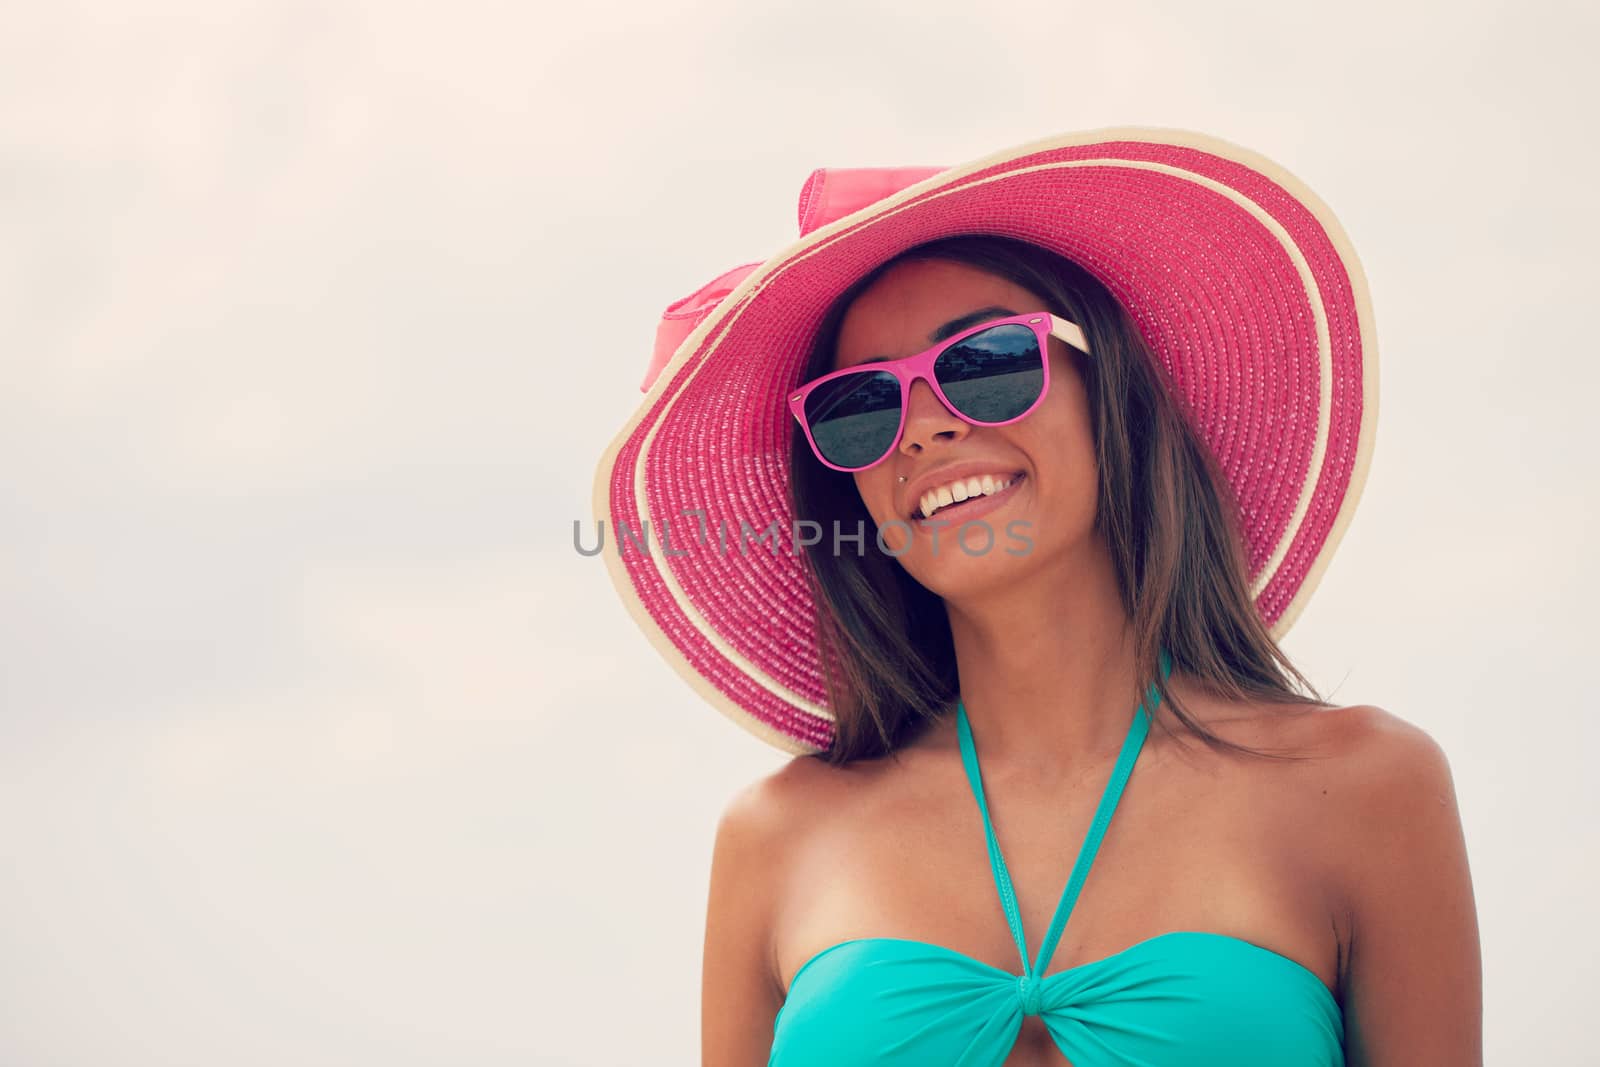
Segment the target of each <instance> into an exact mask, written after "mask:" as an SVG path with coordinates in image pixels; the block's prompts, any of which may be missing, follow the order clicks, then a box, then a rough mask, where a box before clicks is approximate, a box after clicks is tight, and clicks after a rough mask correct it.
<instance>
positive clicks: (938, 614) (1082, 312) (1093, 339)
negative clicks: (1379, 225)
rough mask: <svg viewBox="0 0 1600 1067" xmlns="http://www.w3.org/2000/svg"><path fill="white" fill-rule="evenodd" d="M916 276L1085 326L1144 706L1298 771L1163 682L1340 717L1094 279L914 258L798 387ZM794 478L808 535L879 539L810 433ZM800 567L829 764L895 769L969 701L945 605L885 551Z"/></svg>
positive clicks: (924, 249) (1064, 266)
mask: <svg viewBox="0 0 1600 1067" xmlns="http://www.w3.org/2000/svg"><path fill="white" fill-rule="evenodd" d="M910 259H924V260H926V259H937V260H949V261H953V262H956V263H962V264H966V265H968V266H971V267H975V268H977V269H980V270H983V271H987V272H989V273H991V274H994V275H997V276H999V277H1001V278H1005V279H1007V280H1008V281H1011V282H1013V283H1015V284H1017V285H1020V286H1022V287H1023V288H1025V289H1027V290H1029V291H1030V292H1033V293H1035V294H1037V295H1038V296H1039V297H1041V298H1043V299H1044V300H1045V302H1046V306H1045V308H1044V310H1047V311H1049V312H1051V313H1052V314H1057V315H1061V316H1064V317H1065V318H1067V319H1070V320H1071V321H1073V322H1075V323H1077V324H1078V325H1079V326H1081V327H1082V329H1083V332H1084V335H1085V337H1086V338H1087V339H1088V341H1089V348H1090V351H1092V352H1093V353H1094V355H1093V357H1092V358H1089V357H1086V356H1084V355H1083V353H1081V352H1078V351H1077V350H1076V349H1073V348H1071V347H1070V346H1069V347H1068V351H1069V352H1070V353H1071V355H1072V358H1073V359H1074V361H1075V363H1076V365H1077V368H1078V371H1079V373H1080V374H1081V375H1082V376H1083V382H1084V387H1085V390H1086V392H1087V395H1088V401H1089V411H1090V419H1091V422H1092V428H1093V437H1094V443H1095V455H1096V459H1097V463H1098V467H1099V486H1098V491H1097V507H1096V515H1095V531H1096V533H1097V534H1098V535H1100V536H1101V537H1102V538H1104V540H1105V543H1106V545H1107V547H1108V549H1109V550H1110V554H1111V559H1112V562H1113V565H1114V568H1115V571H1116V576H1117V584H1118V588H1119V591H1120V594H1121V598H1122V602H1123V606H1124V608H1125V610H1126V612H1127V614H1128V617H1129V619H1130V621H1131V629H1132V634H1133V647H1134V650H1135V659H1136V664H1137V672H1138V676H1139V677H1140V678H1142V679H1143V681H1142V682H1141V683H1140V685H1139V689H1138V692H1137V693H1134V694H1130V696H1131V698H1132V699H1133V700H1139V699H1141V698H1143V696H1144V695H1145V694H1146V693H1148V692H1149V689H1150V687H1151V686H1154V687H1155V688H1156V691H1157V692H1159V693H1160V697H1161V704H1162V705H1164V706H1166V707H1167V708H1169V709H1170V710H1171V711H1172V713H1173V715H1174V716H1175V717H1176V718H1177V719H1178V720H1179V721H1180V722H1182V723H1183V724H1184V726H1185V727H1186V728H1187V729H1188V730H1190V731H1191V732H1193V733H1194V734H1195V735H1197V736H1199V737H1201V738H1202V739H1204V741H1205V742H1206V743H1207V744H1209V745H1211V746H1212V747H1213V748H1217V749H1223V750H1233V751H1236V752H1242V753H1249V754H1251V755H1256V756H1267V757H1270V758H1285V757H1283V756H1281V755H1280V754H1279V753H1275V752H1265V751H1263V750H1260V749H1255V748H1250V747H1248V746H1245V745H1240V744H1237V743H1235V742H1232V741H1229V740H1226V739H1225V738H1222V737H1218V736H1217V735H1216V734H1213V733H1212V732H1211V731H1209V730H1208V729H1207V728H1206V727H1205V726H1204V725H1203V724H1201V723H1200V722H1199V721H1197V720H1196V719H1194V718H1193V717H1191V716H1190V715H1189V713H1188V712H1187V711H1186V710H1185V709H1184V708H1182V707H1181V706H1180V705H1179V703H1178V701H1177V699H1176V698H1175V697H1173V695H1172V694H1171V693H1170V692H1169V691H1168V689H1167V687H1166V684H1165V680H1164V678H1163V677H1162V674H1161V671H1160V670H1159V666H1160V664H1159V662H1158V656H1159V654H1160V650H1161V649H1162V648H1165V649H1167V651H1168V652H1169V653H1170V654H1171V656H1172V665H1173V669H1174V670H1177V669H1180V668H1181V669H1182V670H1184V671H1186V672H1188V673H1189V674H1191V675H1193V676H1194V677H1195V678H1196V679H1197V680H1199V681H1200V682H1201V683H1202V685H1204V686H1205V687H1206V688H1207V689H1208V690H1209V691H1210V692H1212V693H1214V694H1216V695H1218V696H1221V697H1223V698H1225V699H1231V700H1245V699H1255V700H1267V701H1276V702H1279V703H1283V704H1300V705H1310V706H1317V707H1328V706H1330V705H1329V704H1328V702H1327V701H1325V700H1323V699H1322V698H1321V697H1320V696H1319V695H1318V694H1317V693H1316V690H1315V689H1314V688H1313V687H1312V685H1311V683H1310V682H1309V681H1307V680H1306V678H1305V677H1304V675H1302V674H1301V673H1300V672H1299V671H1298V670H1297V669H1296V668H1295V666H1294V664H1293V663H1291V662H1290V661H1289V659H1288V657H1287V656H1286V655H1284V653H1283V651H1282V650H1281V649H1280V648H1279V647H1278V645H1277V642H1275V641H1274V640H1273V638H1272V636H1271V634H1270V633H1268V631H1267V628H1266V626H1265V624H1264V623H1263V622H1262V620H1261V618H1260V616H1259V615H1258V614H1257V612H1256V608H1255V604H1254V603H1253V601H1252V599H1251V596H1250V591H1249V583H1248V580H1247V564H1246V561H1245V558H1244V554H1243V547H1242V546H1243V541H1242V538H1241V536H1240V533H1239V529H1238V521H1237V514H1238V507H1237V503H1236V500H1235V498H1234V497H1233V496H1232V494H1231V491H1230V487H1229V485H1228V482H1227V480H1226V478H1225V477H1224V476H1223V475H1222V474H1221V472H1220V469H1219V468H1218V466H1217V464H1216V460H1215V458H1214V457H1213V456H1212V454H1211V452H1210V450H1209V448H1207V447H1206V445H1205V444H1204V442H1202V441H1201V440H1200V438H1199V436H1198V435H1197V434H1196V433H1195V431H1194V429H1193V427H1192V426H1191V425H1190V423H1189V422H1188V421H1187V420H1186V418H1185V417H1184V414H1183V412H1182V411H1181V410H1180V408H1179V405H1178V403H1177V401H1176V400H1175V399H1174V397H1175V395H1176V394H1175V393H1174V392H1173V391H1172V390H1171V389H1170V387H1169V383H1168V380H1167V378H1166V376H1165V373H1164V370H1163V368H1162V367H1161V365H1160V364H1159V362H1158V361H1157V360H1156V358H1155V357H1154V355H1153V354H1152V353H1151V351H1150V349H1149V347H1148V345H1147V344H1146V343H1145V341H1144V338H1143V337H1142V336H1141V335H1140V333H1139V330H1138V327H1137V326H1136V324H1135V323H1134V322H1133V320H1132V318H1131V317H1130V316H1129V315H1128V313H1127V311H1126V310H1125V309H1124V308H1123V307H1122V305H1121V304H1120V303H1119V302H1118V301H1117V299H1116V298H1115V297H1114V296H1113V295H1112V293H1111V292H1110V290H1108V289H1107V288H1106V287H1105V286H1104V285H1103V284H1102V283H1101V282H1100V281H1099V279H1097V278H1095V277H1094V275H1092V274H1090V273H1089V272H1088V271H1087V270H1085V269H1084V268H1083V267H1081V266H1079V265H1078V264H1076V263H1074V262H1072V261H1071V260H1069V259H1067V258H1065V257H1063V256H1060V255H1058V254H1056V253H1054V252H1051V251H1049V250H1048V249H1045V248H1041V247H1039V246H1037V245H1033V244H1029V243H1027V242H1024V241H1018V240H1014V239H1012V238H1007V237H999V236H990V235H977V234H973V235H961V236H956V237H947V238H942V239H940V240H937V241H932V242H929V243H926V244H922V245H918V246H916V247H915V248H911V249H908V250H907V251H905V252H903V253H901V254H900V255H899V256H897V257H895V258H894V259H892V260H890V261H888V262H887V263H884V264H882V265H880V266H879V267H877V268H876V269H874V270H873V271H872V272H870V273H869V274H867V275H866V276H864V277H862V278H861V279H859V280H858V281H857V282H856V283H855V284H854V285H852V286H851V287H850V288H849V289H848V290H847V291H845V292H844V293H843V294H841V295H840V297H839V298H838V299H837V300H836V301H835V302H834V303H833V304H832V305H831V306H830V307H829V309H828V310H827V312H826V313H825V315H824V317H823V319H822V321H821V323H820V325H819V327H818V330H817V333H816V335H815V337H814V339H813V344H812V348H811V352H810V354H809V358H808V362H807V364H806V367H805V370H804V372H803V374H802V377H801V379H800V380H801V381H810V380H811V379H813V378H816V377H818V376H820V375H822V374H825V373H827V372H828V371H829V370H831V369H833V362H834V358H835V349H836V347H837V344H838V336H839V328H840V325H841V323H842V321H843V319H844V315H845V312H846V311H847V310H848V309H849V307H850V305H851V304H852V303H853V302H854V301H855V299H856V297H858V296H859V295H860V294H861V293H862V292H863V291H864V290H865V289H866V288H867V287H868V286H870V285H872V284H873V283H874V282H875V281H877V279H878V278H879V277H880V276H881V275H882V274H883V273H884V272H885V271H887V270H888V269H889V268H890V267H892V266H894V265H895V264H896V263H900V262H904V261H906V260H910ZM790 470H791V472H792V476H791V479H790V484H789V494H790V505H791V506H792V507H793V509H794V515H795V517H796V518H797V519H809V520H811V521H814V522H817V523H819V524H820V526H819V527H817V528H828V527H829V524H830V523H832V522H834V521H839V522H840V525H841V526H842V527H844V528H849V529H855V528H856V521H857V520H860V521H862V522H864V523H865V528H866V529H868V530H871V529H873V528H874V526H875V524H874V522H873V520H872V517H871V516H870V515H869V514H868V513H867V510H866V507H865V505H863V503H862V501H861V496H860V494H859V493H858V492H857V491H856V487H855V481H854V479H853V478H852V477H851V476H850V475H849V474H846V473H842V472H839V471H835V470H832V469H830V468H828V467H825V466H824V465H822V464H821V463H819V462H817V460H816V457H815V456H814V455H813V454H812V452H811V448H810V445H809V444H808V443H807V442H806V439H805V435H804V433H802V432H800V430H799V427H798V426H796V427H795V428H794V433H793V436H792V438H791V441H790ZM803 564H804V567H803V569H804V570H805V573H806V575H807V581H808V583H809V585H810V588H811V593H812V599H813V601H814V603H815V604H816V612H817V617H816V623H817V634H818V638H819V644H820V648H819V652H820V655H821V663H822V674H823V679H824V684H825V686H826V689H827V693H828V702H829V706H830V708H831V709H832V710H833V712H834V715H835V723H834V740H833V744H832V746H831V747H830V748H828V749H827V750H826V751H825V752H822V753H819V754H818V755H819V756H820V757H821V758H823V759H825V760H826V761H827V762H829V763H831V764H836V765H837V764H843V763H847V762H849V761H851V760H855V759H866V758H875V757H881V756H886V755H893V754H894V752H895V751H896V749H898V748H899V747H901V746H902V745H904V744H905V743H906V742H907V741H909V740H910V739H911V738H913V737H914V736H915V735H916V734H918V733H920V732H921V730H922V729H923V728H924V727H925V726H926V725H927V724H928V723H929V722H930V721H932V720H934V719H936V718H938V717H940V716H941V715H943V714H944V713H946V712H947V711H949V710H951V709H952V708H953V707H954V701H955V699H956V696H957V694H958V692H959V682H958V678H957V673H956V657H955V647H954V643H953V640H952V638H951V633H950V623H949V618H948V616H947V614H946V612H945V606H944V601H943V600H942V599H941V598H940V597H939V596H937V595H936V594H934V593H932V592H931V591H929V590H928V589H927V588H925V587H924V586H923V585H921V584H920V583H919V582H917V581H916V580H915V579H914V578H912V577H911V576H910V575H909V574H908V573H907V572H906V571H905V570H904V568H902V567H901V566H900V565H899V563H897V562H896V560H895V559H894V558H893V557H892V556H889V555H888V554H886V553H883V552H872V551H868V552H865V553H862V554H859V555H854V556H852V555H846V554H843V553H837V552H808V553H806V554H805V556H804V557H803ZM1296 683H1297V684H1298V686H1299V687H1300V688H1301V689H1303V690H1305V692H1306V693H1309V694H1310V695H1304V694H1302V693H1301V692H1299V691H1297V690H1296V688H1295V684H1296ZM1288 758H1294V757H1288Z"/></svg>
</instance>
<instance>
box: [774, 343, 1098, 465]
mask: <svg viewBox="0 0 1600 1067" xmlns="http://www.w3.org/2000/svg"><path fill="white" fill-rule="evenodd" d="M1052 337H1056V338H1060V339H1061V340H1062V341H1063V342H1065V343H1067V344H1069V345H1071V346H1072V347H1073V348H1076V349H1078V350H1079V351H1080V352H1082V353H1083V354H1084V355H1089V343H1088V342H1087V341H1085V340H1084V337H1083V330H1082V329H1080V328H1079V327H1078V324H1077V323H1074V322H1069V321H1067V320H1066V319H1063V318H1060V317H1058V316H1055V315H1051V314H1050V313H1048V312H1044V311H1037V312H1032V313H1030V314H1026V315H1014V316H1012V317H1011V318H1006V319H991V320H990V321H988V322H986V323H983V324H982V325H980V326H975V327H973V328H972V329H970V330H964V331H962V332H961V333H959V334H956V335H955V336H954V337H952V338H950V339H949V340H947V341H941V342H940V343H939V344H937V345H934V346H933V347H932V348H930V349H927V350H926V351H923V352H918V353H917V354H916V355H914V356H906V357H905V358H903V359H891V360H880V361H876V362H872V363H863V364H860V365H858V366H854V367H846V368H845V369H844V370H837V371H834V372H833V373H831V374H824V375H823V376H822V377H820V378H817V379H815V380H813V381H810V382H807V383H806V384H805V385H803V386H801V387H800V388H799V389H797V390H795V391H794V392H793V393H791V394H790V395H789V411H790V412H791V413H792V414H793V415H794V417H795V419H797V420H798V421H799V423H800V426H801V427H802V428H803V429H804V430H805V432H806V440H808V441H810V442H811V451H813V452H815V453H816V455H817V458H818V459H819V460H821V461H822V462H823V463H824V464H826V465H827V466H829V467H832V468H833V469H834V470H836V471H845V472H853V471H861V470H866V469H867V468H868V467H873V466H876V465H877V464H879V463H881V462H883V460H885V459H887V458H888V457H889V454H890V453H891V452H893V451H894V449H895V446H897V445H898V444H899V443H900V436H901V434H903V433H904V432H905V425H906V405H907V403H908V402H909V401H910V398H911V383H912V382H914V381H916V380H917V379H918V378H921V379H922V380H923V381H925V382H927V383H928V385H929V386H931V387H932V388H933V392H934V395H936V396H937V397H938V398H939V400H940V401H941V402H942V403H943V404H944V406H945V407H947V408H949V409H950V410H951V411H953V412H955V414H957V415H959V416H960V417H961V418H962V419H964V420H966V421H967V422H969V423H971V424H972V425H974V426H1005V425H1007V424H1008V423H1013V422H1016V421H1017V420H1019V419H1022V418H1025V417H1026V416H1028V415H1029V414H1031V413H1032V412H1033V409H1034V408H1036V407H1038V406H1039V403H1040V401H1042V400H1043V399H1044V397H1045V393H1046V392H1048V391H1049V389H1050V360H1049V358H1048V353H1049V350H1050V338H1052Z"/></svg>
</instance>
